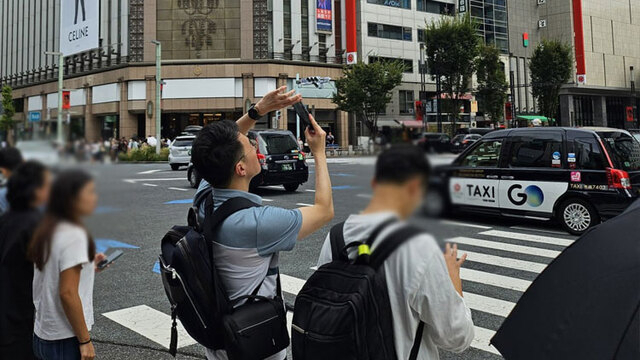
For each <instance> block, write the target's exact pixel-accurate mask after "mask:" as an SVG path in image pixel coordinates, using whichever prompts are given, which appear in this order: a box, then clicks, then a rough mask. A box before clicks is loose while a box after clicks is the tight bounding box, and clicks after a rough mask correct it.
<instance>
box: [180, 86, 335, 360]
mask: <svg viewBox="0 0 640 360" xmlns="http://www.w3.org/2000/svg"><path fill="white" fill-rule="evenodd" d="M285 90H286V87H284V86H283V87H281V88H279V89H276V90H274V91H271V92H269V93H268V94H266V95H265V96H264V97H263V98H262V99H261V100H260V101H259V102H258V103H257V104H256V105H255V107H254V108H253V110H255V111H251V110H250V111H249V114H252V113H253V116H252V117H250V116H249V114H245V115H244V116H242V117H241V118H240V119H239V120H238V121H237V122H232V121H230V120H223V121H216V122H213V123H211V124H209V125H208V126H206V127H205V128H204V129H202V130H201V131H200V133H199V134H198V136H197V138H196V139H195V141H194V143H193V148H192V162H193V164H194V166H195V168H196V170H197V171H198V173H199V174H200V175H201V176H202V178H203V180H202V182H201V184H200V186H199V188H198V191H197V192H196V195H195V197H194V204H195V205H196V206H198V207H199V216H200V218H203V217H204V213H205V206H206V205H205V203H206V198H207V197H208V196H212V200H213V207H214V210H215V209H218V208H219V207H220V205H221V204H223V203H224V202H225V201H226V200H228V199H231V198H237V197H241V198H245V199H248V200H250V201H252V202H254V203H256V204H259V205H261V204H262V198H261V197H260V196H258V195H255V194H252V193H249V184H250V183H251V179H252V178H253V177H254V176H256V175H258V174H260V171H261V168H260V163H259V160H258V157H257V153H256V151H257V149H256V148H255V147H254V145H252V143H251V142H250V141H249V138H248V137H247V133H248V132H249V130H250V129H251V128H252V127H253V126H254V125H255V123H256V121H257V120H258V119H259V118H260V117H261V114H267V113H269V112H272V111H276V110H280V109H282V108H285V107H288V106H290V105H293V104H294V103H296V102H298V101H300V100H301V96H300V95H293V91H291V92H288V93H284V91H285ZM310 119H311V123H312V126H313V130H314V131H315V132H311V131H309V129H307V130H306V131H305V135H306V138H307V141H308V142H309V146H311V148H312V149H313V150H314V153H316V154H317V155H316V162H315V164H316V168H315V171H316V174H315V176H316V182H315V184H316V192H315V204H314V205H313V206H309V207H303V208H300V209H294V210H291V209H284V208H278V207H273V206H259V207H252V208H248V209H244V210H240V211H238V212H236V213H234V214H232V215H231V216H229V217H228V218H227V219H226V220H225V221H224V222H222V224H221V225H220V227H219V228H217V230H216V232H215V235H216V236H215V238H214V239H212V241H213V254H214V258H216V259H218V261H216V262H215V266H216V268H218V270H219V272H220V275H221V278H222V283H223V284H224V286H225V288H226V290H227V294H228V296H229V297H230V300H232V301H233V300H234V299H237V298H238V297H240V296H244V295H249V294H251V293H252V292H254V291H255V290H256V289H257V295H260V296H264V297H268V298H275V297H276V296H282V294H277V291H276V289H277V288H278V287H277V285H276V284H277V281H276V279H277V278H278V276H279V275H278V256H279V252H281V251H291V250H292V249H293V247H294V246H295V244H296V241H297V240H301V239H303V238H305V237H306V236H308V235H310V234H312V233H313V232H315V231H317V230H318V229H320V228H321V227H322V226H324V225H325V224H327V223H328V222H329V221H330V220H331V219H332V218H333V199H332V195H331V180H330V178H329V171H328V168H327V162H326V158H325V157H324V153H325V151H324V147H325V136H326V135H325V133H324V131H323V130H322V128H321V127H320V126H318V124H317V123H316V122H315V120H314V119H313V117H312V116H310ZM209 184H210V185H209ZM210 188H213V191H212V192H210V191H209V189H210ZM205 233H206V230H205ZM211 305H212V306H214V305H215V304H211ZM283 306H284V304H283ZM265 336H270V334H265ZM274 344H275V343H274ZM206 354H207V358H208V359H210V360H211V359H227V355H226V352H225V351H224V350H214V349H207V351H206ZM285 357H286V349H284V350H282V351H280V352H279V353H276V354H274V355H272V356H269V357H268V359H270V360H281V359H284V358H285Z"/></svg>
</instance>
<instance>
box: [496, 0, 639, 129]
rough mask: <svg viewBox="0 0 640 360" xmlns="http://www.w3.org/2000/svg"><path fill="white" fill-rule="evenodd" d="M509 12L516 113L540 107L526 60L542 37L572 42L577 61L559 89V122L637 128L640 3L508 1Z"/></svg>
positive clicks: (634, 0)
mask: <svg viewBox="0 0 640 360" xmlns="http://www.w3.org/2000/svg"><path fill="white" fill-rule="evenodd" d="M508 14H509V48H510V65H511V68H512V70H513V72H514V76H513V77H514V89H515V97H514V105H515V112H516V114H535V113H536V112H537V111H538V109H537V105H536V103H535V101H534V99H533V96H532V95H531V75H530V72H529V65H528V63H529V60H530V56H531V54H532V53H533V49H534V48H535V47H536V46H537V45H538V44H539V43H540V42H541V41H542V40H543V39H556V40H560V41H563V42H565V43H567V44H570V45H571V47H572V49H573V53H574V60H575V62H574V69H573V70H574V71H573V74H574V76H573V78H572V79H571V80H570V82H569V84H567V85H566V86H564V87H563V89H562V90H561V96H560V109H559V110H558V118H559V120H560V123H561V124H562V125H565V126H592V125H597V126H611V127H618V128H636V127H638V125H637V121H638V105H639V104H638V100H637V98H638V94H637V93H634V92H632V89H631V87H632V82H633V83H637V81H638V80H640V78H639V74H640V73H639V72H638V71H637V70H638V68H639V66H640V41H638V39H637V36H636V35H637V34H638V33H640V1H638V0H615V1H607V2H603V1H599V0H536V1H529V0H510V1H508ZM524 33H527V34H528V36H529V46H528V47H525V46H524V42H523V34H524ZM632 69H633V70H632ZM634 70H635V71H634Z"/></svg>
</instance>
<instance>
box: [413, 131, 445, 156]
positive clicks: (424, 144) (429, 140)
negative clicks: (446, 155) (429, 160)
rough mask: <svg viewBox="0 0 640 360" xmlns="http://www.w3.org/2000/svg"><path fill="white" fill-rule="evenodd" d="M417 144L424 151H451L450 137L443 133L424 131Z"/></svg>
mask: <svg viewBox="0 0 640 360" xmlns="http://www.w3.org/2000/svg"><path fill="white" fill-rule="evenodd" d="M417 145H418V146H419V147H421V148H422V149H423V150H424V151H426V152H438V153H442V152H449V151H451V138H450V137H449V135H447V134H443V133H424V134H422V136H421V138H420V139H419V140H418V142H417Z"/></svg>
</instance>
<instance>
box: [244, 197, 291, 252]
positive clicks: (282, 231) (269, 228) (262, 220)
mask: <svg viewBox="0 0 640 360" xmlns="http://www.w3.org/2000/svg"><path fill="white" fill-rule="evenodd" d="M255 216H256V222H257V224H258V226H257V228H256V230H257V245H256V247H257V248H258V254H260V256H269V255H271V254H274V253H276V252H278V251H291V250H293V247H294V246H295V244H296V241H297V239H298V233H299V232H300V228H301V227H302V213H301V212H300V210H298V209H295V210H290V209H283V208H278V207H273V206H263V207H260V208H257V209H256V212H255Z"/></svg>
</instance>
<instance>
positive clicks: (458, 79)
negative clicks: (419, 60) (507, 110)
mask: <svg viewBox="0 0 640 360" xmlns="http://www.w3.org/2000/svg"><path fill="white" fill-rule="evenodd" d="M476 27H477V25H476V23H475V22H473V21H472V20H471V17H470V16H469V15H468V14H467V15H464V16H443V17H441V18H440V20H438V21H435V22H432V23H427V24H426V27H425V43H426V52H427V56H426V57H427V66H428V67H429V72H430V73H431V74H432V75H440V76H441V77H442V91H443V92H444V93H445V94H447V95H448V97H449V101H447V104H449V105H450V106H449V107H450V108H449V109H446V110H447V111H448V112H449V113H451V115H452V116H453V126H452V129H454V128H455V125H456V124H455V123H456V120H459V118H460V105H461V104H462V102H461V100H460V98H461V97H462V96H463V95H464V94H466V93H468V92H470V91H471V88H470V85H471V76H472V75H473V69H474V61H475V59H476V57H477V56H478V51H479V44H480V39H479V38H478V36H477V35H476Z"/></svg>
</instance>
